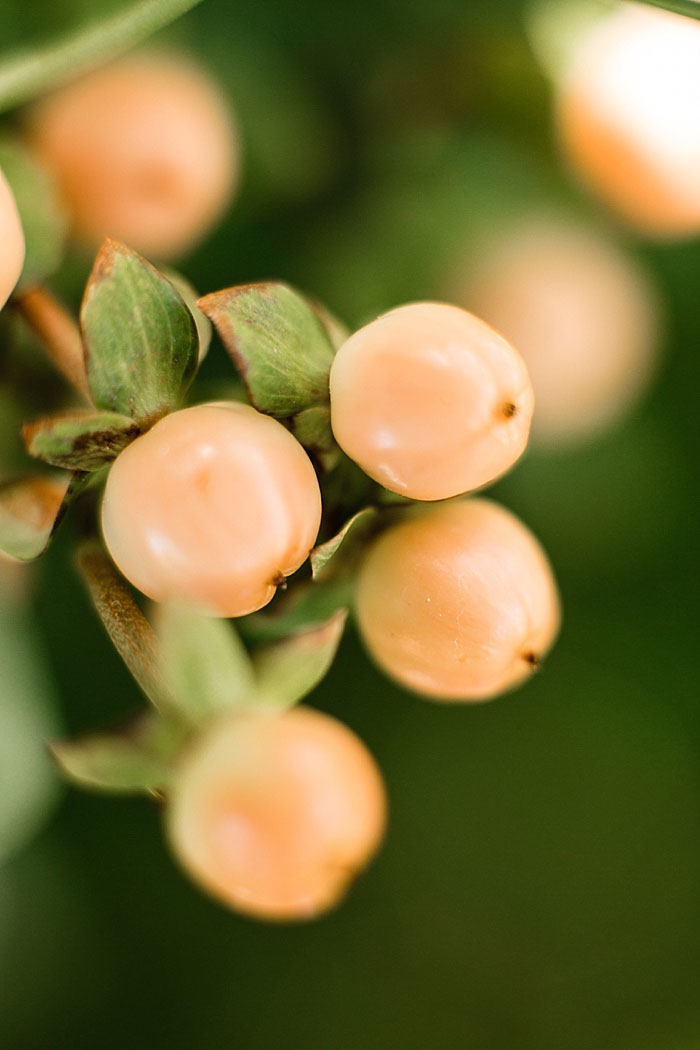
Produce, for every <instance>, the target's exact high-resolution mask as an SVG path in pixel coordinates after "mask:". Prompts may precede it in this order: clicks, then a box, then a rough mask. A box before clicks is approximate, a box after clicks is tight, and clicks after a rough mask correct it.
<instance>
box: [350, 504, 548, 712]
mask: <svg viewBox="0 0 700 1050" xmlns="http://www.w3.org/2000/svg"><path fill="white" fill-rule="evenodd" d="M356 601H357V607H356V611H357V620H358V624H359V628H360V632H361V634H362V637H363V639H364V641H365V643H366V644H367V647H368V649H369V650H370V652H371V653H372V655H373V656H374V658H375V660H376V661H377V663H378V664H379V666H380V667H382V668H383V669H384V670H385V671H386V672H387V673H388V674H390V675H392V676H393V677H394V678H395V679H396V680H397V681H398V682H400V683H401V684H402V685H405V686H407V687H408V688H409V689H413V690H415V691H416V692H418V693H424V694H425V695H426V696H429V697H432V698H434V699H438V700H486V699H488V698H490V697H493V696H496V695H497V694H498V693H502V692H504V691H505V690H507V689H512V688H514V687H515V686H516V685H518V684H519V683H520V682H522V681H523V680H524V679H526V678H528V677H529V675H530V673H531V671H532V669H533V668H534V667H536V666H537V665H538V664H539V662H540V660H541V659H542V657H543V655H544V653H545V652H546V651H547V650H548V649H549V647H550V645H551V644H552V641H553V640H554V637H555V635H556V633H557V629H558V626H559V599H558V596H557V590H556V585H555V582H554V578H553V576H552V571H551V569H550V566H549V564H548V562H547V558H546V556H545V554H544V552H543V550H542V548H541V547H540V545H539V544H538V542H537V541H536V539H535V538H534V536H533V535H532V533H531V532H529V531H528V529H526V528H525V526H524V525H523V524H522V523H521V522H520V521H518V519H517V518H516V517H514V516H513V515H512V514H510V513H509V512H508V511H506V510H504V509H503V508H502V507H499V506H498V505H497V504H495V503H491V502H489V501H488V500H482V499H470V500H463V501H460V502H455V503H448V504H444V505H443V506H440V507H435V508H431V509H430V510H425V511H423V512H419V513H418V514H417V515H414V516H413V517H410V518H407V519H406V520H404V521H403V522H401V523H400V524H398V525H395V526H393V527H392V528H390V529H388V530H387V531H386V532H385V533H383V534H382V535H381V536H380V537H379V539H378V540H376V541H375V543H374V544H373V546H372V547H371V548H370V550H369V552H368V554H367V556H366V559H365V561H364V563H363V566H362V568H361V570H360V575H359V579H358V584H357V599H356Z"/></svg>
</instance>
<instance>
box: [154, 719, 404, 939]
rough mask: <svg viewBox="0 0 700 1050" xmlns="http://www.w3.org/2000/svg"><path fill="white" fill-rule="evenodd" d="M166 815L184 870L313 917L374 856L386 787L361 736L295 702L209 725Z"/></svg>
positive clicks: (258, 907) (280, 916) (240, 897)
mask: <svg viewBox="0 0 700 1050" xmlns="http://www.w3.org/2000/svg"><path fill="white" fill-rule="evenodd" d="M167 822H168V833H169V839H170V843H171V846H172V848H173V851H174V853H175V855H176V857H177V858H178V860H179V861H180V863H181V864H182V866H183V867H184V869H185V870H186V871H187V872H188V874H189V875H191V876H192V878H193V879H194V880H195V882H197V883H198V884H199V885H200V886H202V887H203V888H204V889H205V890H207V891H208V892H209V893H211V894H212V895H213V896H214V897H216V898H218V899H219V900H220V901H222V902H223V903H224V904H226V905H227V906H229V907H231V908H233V909H235V910H236V911H241V912H244V913H246V914H249V915H253V916H256V917H258V918H265V919H276V920H299V919H310V918H313V917H314V916H316V915H318V914H319V913H321V912H323V911H326V910H327V909H328V908H330V907H331V906H332V905H334V904H335V903H336V902H337V901H338V900H339V898H340V897H341V896H342V895H343V894H344V892H345V890H346V888H347V886H348V884H349V882H350V881H351V879H352V878H353V876H354V875H355V874H356V873H357V872H358V871H359V870H360V869H362V868H364V867H365V865H366V864H367V863H368V861H369V860H370V859H371V857H372V855H373V854H374V852H375V850H376V849H377V847H378V845H379V843H380V841H381V838H382V835H383V833H384V827H385V823H386V797H385V791H384V786H383V782H382V778H381V775H380V773H379V770H378V768H377V766H376V764H375V762H374V759H373V758H372V756H371V755H370V754H369V752H368V751H367V749H366V747H365V746H364V744H363V743H362V741H361V740H360V739H359V738H358V737H357V736H355V734H354V733H353V732H351V731H350V730H349V729H348V728H346V726H344V725H342V724H341V723H340V722H337V721H336V720H335V719H334V718H330V717H329V716H328V715H324V714H321V713H319V712H318V711H313V710H311V709H310V708H305V707H296V708H292V709H291V710H289V711H287V712H285V713H282V714H256V713H251V714H242V715H234V716H230V717H228V718H226V719H224V720H223V721H221V722H219V723H216V724H214V725H213V726H212V727H211V729H210V730H209V731H208V732H207V733H206V734H205V736H204V738H203V739H201V740H200V741H199V742H198V743H197V744H196V745H195V747H194V749H193V750H192V751H191V752H190V753H189V754H187V755H186V756H185V757H184V760H183V761H182V763H181V765H180V767H179V769H178V771H177V775H176V777H175V781H174V785H173V789H172V794H171V795H170V798H169V807H168V815H167Z"/></svg>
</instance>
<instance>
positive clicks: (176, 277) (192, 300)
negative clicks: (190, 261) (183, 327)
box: [163, 267, 212, 364]
mask: <svg viewBox="0 0 700 1050" xmlns="http://www.w3.org/2000/svg"><path fill="white" fill-rule="evenodd" d="M163 274H164V276H165V277H167V278H168V280H169V281H170V282H171V283H172V284H174V285H175V287H176V288H177V290H178V292H179V293H180V295H181V296H182V298H183V299H184V301H185V305H186V306H187V309H188V310H189V311H190V313H191V314H192V316H193V317H194V323H195V324H196V326H197V335H198V337H199V352H198V360H199V362H200V364H201V362H202V361H203V360H204V358H205V357H206V356H207V353H208V352H209V346H210V344H211V336H212V327H211V321H210V320H209V318H208V317H207V315H206V314H204V313H202V311H201V310H200V309H199V307H198V306H197V301H198V299H199V292H197V291H196V290H195V288H194V285H192V284H190V282H189V281H188V280H187V278H186V277H183V276H182V274H181V273H178V272H177V270H171V269H170V267H167V268H166V269H164V270H163Z"/></svg>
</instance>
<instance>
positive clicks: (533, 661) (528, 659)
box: [523, 649, 540, 671]
mask: <svg viewBox="0 0 700 1050" xmlns="http://www.w3.org/2000/svg"><path fill="white" fill-rule="evenodd" d="M523 660H524V661H525V663H526V664H529V665H530V667H531V668H532V670H533V671H536V670H537V668H538V667H539V666H540V658H539V656H538V655H537V653H533V651H532V650H531V649H530V650H529V651H528V652H526V653H523Z"/></svg>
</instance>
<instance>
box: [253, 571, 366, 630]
mask: <svg viewBox="0 0 700 1050" xmlns="http://www.w3.org/2000/svg"><path fill="white" fill-rule="evenodd" d="M354 591H355V583H354V580H353V578H352V576H350V575H348V574H341V575H339V576H332V577H331V578H330V579H328V580H326V579H325V578H322V579H321V580H319V581H318V582H314V581H312V580H308V581H305V582H303V583H302V582H300V583H297V584H295V585H294V586H293V587H290V588H289V590H288V591H286V592H282V593H280V592H279V591H278V593H277V596H276V597H275V599H274V600H273V602H272V603H271V605H269V606H267V607H266V608H265V609H264V610H263V611H262V612H256V613H251V614H250V616H243V617H241V618H240V619H238V620H236V627H237V628H238V630H239V632H240V634H241V636H242V637H243V639H244V641H245V642H246V643H247V644H250V645H257V644H261V643H263V642H271V641H276V640H280V639H283V638H286V637H287V635H289V634H291V633H292V632H295V631H305V630H309V629H311V628H312V627H319V626H320V625H321V624H323V623H325V622H326V621H327V620H328V619H329V618H330V617H331V616H333V614H334V613H336V612H338V611H339V610H340V609H344V608H346V607H349V606H351V605H352V602H353V599H354Z"/></svg>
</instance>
